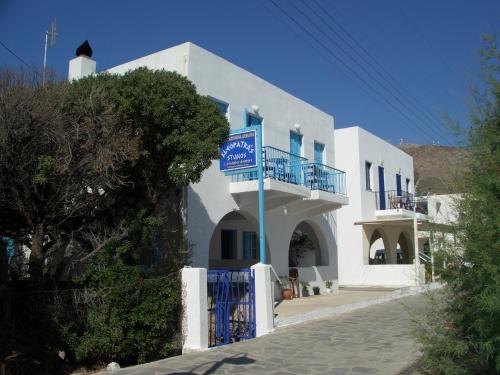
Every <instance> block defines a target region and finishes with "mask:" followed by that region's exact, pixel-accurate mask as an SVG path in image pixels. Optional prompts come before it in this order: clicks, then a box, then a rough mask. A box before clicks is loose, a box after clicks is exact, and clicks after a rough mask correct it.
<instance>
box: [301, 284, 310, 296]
mask: <svg viewBox="0 0 500 375" xmlns="http://www.w3.org/2000/svg"><path fill="white" fill-rule="evenodd" d="M300 287H301V289H302V297H309V283H308V282H307V281H301V282H300Z"/></svg>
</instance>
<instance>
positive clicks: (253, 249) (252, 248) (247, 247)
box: [243, 232, 257, 259]
mask: <svg viewBox="0 0 500 375" xmlns="http://www.w3.org/2000/svg"><path fill="white" fill-rule="evenodd" d="M243 258H244V259H257V233H255V232H243Z"/></svg>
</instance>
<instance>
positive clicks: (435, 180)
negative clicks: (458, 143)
mask: <svg viewBox="0 0 500 375" xmlns="http://www.w3.org/2000/svg"><path fill="white" fill-rule="evenodd" d="M399 148H400V149H401V150H403V151H404V152H406V153H407V154H409V155H411V156H412V157H413V166H414V169H415V190H416V191H417V193H421V194H426V193H429V192H430V193H432V194H450V193H461V192H463V188H462V180H463V176H464V173H465V172H466V170H467V165H468V164H469V161H470V153H469V151H467V149H465V148H463V147H447V146H436V145H416V144H402V145H400V146H399Z"/></svg>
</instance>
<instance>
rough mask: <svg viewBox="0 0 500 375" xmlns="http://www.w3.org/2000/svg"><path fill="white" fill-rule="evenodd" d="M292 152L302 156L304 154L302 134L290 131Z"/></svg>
mask: <svg viewBox="0 0 500 375" xmlns="http://www.w3.org/2000/svg"><path fill="white" fill-rule="evenodd" d="M290 154H292V155H296V156H301V154H302V135H300V134H298V133H295V132H292V131H291V132H290Z"/></svg>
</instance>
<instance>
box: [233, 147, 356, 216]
mask: <svg viewBox="0 0 500 375" xmlns="http://www.w3.org/2000/svg"><path fill="white" fill-rule="evenodd" d="M262 161H263V173H264V190H265V191H266V197H265V199H266V203H265V204H266V210H268V209H272V208H275V207H278V206H284V205H289V204H290V203H294V204H293V205H291V206H287V209H288V211H290V210H293V208H294V206H295V207H296V208H297V209H300V210H303V209H305V208H307V209H311V208H312V207H313V206H315V205H319V204H326V206H325V207H323V208H322V209H323V210H329V209H332V208H331V207H332V205H333V206H335V208H338V207H340V206H341V205H345V204H347V202H348V200H347V196H346V195H347V194H346V183H345V172H342V171H339V170H337V169H335V168H332V167H329V166H327V165H323V164H319V163H310V162H309V161H308V159H306V158H303V157H301V156H296V155H292V154H290V153H289V152H286V151H283V150H280V149H278V148H275V147H272V146H265V147H263V160H262ZM257 179H258V175H257V172H256V171H252V172H240V173H235V174H232V175H231V186H230V192H231V194H233V196H238V198H239V199H240V200H243V195H245V196H248V194H247V193H255V192H257V191H258V185H257ZM247 201H248V199H247ZM304 201H307V202H304ZM248 204H250V203H248ZM337 206H338V207H337ZM328 207H330V208H329V209H328Z"/></svg>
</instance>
